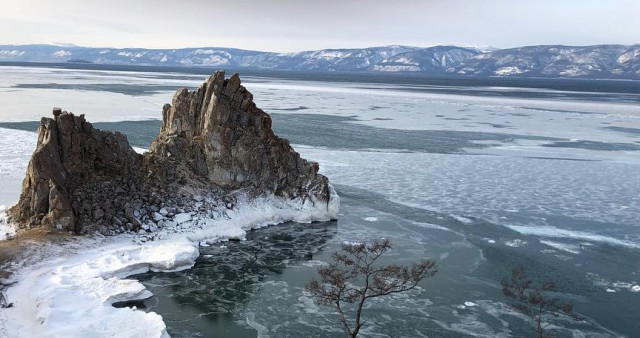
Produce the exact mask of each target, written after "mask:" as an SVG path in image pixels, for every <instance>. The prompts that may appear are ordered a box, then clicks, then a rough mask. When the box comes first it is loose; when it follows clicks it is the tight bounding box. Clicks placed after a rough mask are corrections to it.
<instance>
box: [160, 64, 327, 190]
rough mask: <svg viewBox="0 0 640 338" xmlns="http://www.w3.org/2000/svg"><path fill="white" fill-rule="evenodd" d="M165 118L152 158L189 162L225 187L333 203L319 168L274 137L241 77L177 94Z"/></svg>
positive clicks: (220, 78) (218, 77) (219, 75)
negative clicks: (311, 195)
mask: <svg viewBox="0 0 640 338" xmlns="http://www.w3.org/2000/svg"><path fill="white" fill-rule="evenodd" d="M162 116H163V121H164V122H163V126H162V130H161V131H160V134H159V135H158V137H157V138H156V139H155V140H154V142H153V143H152V145H151V149H150V153H151V155H152V156H155V157H164V158H173V159H176V160H178V161H181V162H184V163H188V165H189V167H190V168H191V170H192V171H193V172H194V173H196V174H198V175H202V176H206V177H207V178H208V179H209V180H210V181H211V182H213V183H215V184H217V185H219V186H221V187H224V188H237V187H242V186H252V187H255V188H257V189H258V191H272V192H274V193H276V194H278V195H287V196H292V197H295V196H298V195H301V194H305V193H308V192H309V191H313V192H314V194H315V195H318V196H320V195H321V196H320V197H321V199H326V198H328V195H327V194H328V191H322V190H323V189H327V185H328V181H327V179H326V177H324V176H322V175H318V164H317V163H311V162H308V161H307V160H305V159H302V158H300V155H299V154H298V153H297V152H295V151H294V150H293V148H291V146H290V145H289V141H287V140H286V139H283V138H279V137H277V136H276V135H275V134H274V133H273V130H272V129H271V123H272V122H271V117H270V116H269V114H267V113H265V112H264V111H262V110H261V109H259V108H257V107H256V105H255V104H254V102H253V95H252V94H251V93H250V92H249V91H247V90H246V88H245V87H243V86H242V85H241V81H240V77H239V75H238V74H237V73H236V74H234V75H233V76H231V77H230V78H229V79H225V73H224V72H223V71H218V72H216V73H215V74H214V75H213V76H211V77H210V78H209V79H208V80H207V81H206V82H204V83H203V84H202V85H201V86H200V87H199V88H197V89H196V90H195V91H192V92H189V91H188V90H187V89H181V90H178V91H177V92H176V94H175V95H174V96H173V100H172V104H171V105H165V106H164V108H163V112H162ZM305 189H306V190H309V191H304V190H305Z"/></svg>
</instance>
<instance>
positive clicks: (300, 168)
mask: <svg viewBox="0 0 640 338" xmlns="http://www.w3.org/2000/svg"><path fill="white" fill-rule="evenodd" d="M53 114H54V118H53V119H51V118H43V119H42V121H41V125H40V128H39V131H38V146H37V148H36V150H35V152H34V154H33V156H32V158H31V161H30V162H29V166H28V169H27V175H26V177H25V179H24V182H23V189H22V194H21V196H20V200H19V202H18V204H17V205H15V206H13V207H12V208H11V209H10V210H9V211H8V215H9V217H10V219H11V220H12V221H14V222H15V223H18V224H19V225H20V226H22V227H27V228H28V227H33V226H40V225H48V226H53V227H56V228H58V229H65V230H72V231H75V232H78V233H86V232H91V231H93V230H100V231H101V232H109V233H110V231H111V230H113V229H117V230H118V229H119V230H120V231H123V230H134V231H135V230H138V229H140V227H142V226H143V224H142V223H143V222H144V221H145V220H146V219H150V218H153V217H154V215H157V212H158V211H160V210H162V208H163V207H164V206H165V204H166V203H165V201H167V200H170V199H171V198H172V196H175V195H179V194H182V195H184V192H185V191H187V190H188V191H189V192H191V193H193V194H197V195H199V196H204V195H207V196H215V197H216V198H218V199H220V200H221V203H223V204H224V205H228V206H229V207H233V203H231V200H232V198H231V197H229V192H231V191H233V192H234V193H235V192H237V191H239V190H242V191H244V192H247V193H248V194H249V195H250V196H254V197H257V196H260V195H264V194H273V195H275V196H279V197H282V198H287V199H301V200H302V201H310V202H311V203H313V204H319V205H322V204H326V205H327V206H328V205H329V202H330V200H331V198H332V197H331V193H330V186H329V182H328V179H327V178H326V177H324V176H323V175H320V174H318V164H317V163H313V162H308V161H306V160H305V159H302V158H301V157H300V155H299V154H298V153H297V152H295V151H294V150H293V148H292V147H291V146H290V145H289V142H288V141H287V140H286V139H283V138H279V137H277V136H276V135H275V134H274V133H273V131H272V129H271V117H270V116H269V115H268V114H267V113H265V112H263V111H262V110H260V109H259V108H257V107H256V105H255V104H254V103H253V96H252V94H251V93H249V92H248V91H247V90H246V89H245V88H244V87H243V86H242V85H241V82H240V77H239V76H238V74H234V75H233V76H232V77H231V78H229V79H225V74H224V72H223V71H219V72H216V73H215V74H214V75H212V76H211V77H210V78H209V79H208V80H207V81H206V82H205V83H203V84H202V86H200V87H199V88H198V89H196V90H195V91H192V92H189V91H188V90H187V89H180V90H178V91H177V92H176V94H175V95H174V97H173V101H172V104H171V105H168V104H167V105H165V106H164V108H163V111H162V117H163V125H162V130H161V131H160V133H159V135H158V136H157V137H156V139H155V140H154V141H153V143H152V145H151V148H150V149H149V151H148V152H147V153H145V154H144V155H139V154H137V153H136V152H135V151H134V150H133V149H132V148H131V146H130V145H129V143H128V141H127V138H126V137H125V136H124V135H122V134H120V133H118V132H116V133H111V132H106V131H101V130H98V129H95V128H93V126H92V125H91V123H89V122H87V121H86V120H85V118H84V115H80V116H75V115H73V114H71V113H67V112H64V111H62V110H61V109H54V112H53ZM147 213H148V215H145V214H147Z"/></svg>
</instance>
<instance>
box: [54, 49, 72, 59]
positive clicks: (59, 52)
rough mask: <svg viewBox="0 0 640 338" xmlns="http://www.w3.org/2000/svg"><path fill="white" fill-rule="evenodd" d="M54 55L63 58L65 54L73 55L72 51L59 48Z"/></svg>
mask: <svg viewBox="0 0 640 338" xmlns="http://www.w3.org/2000/svg"><path fill="white" fill-rule="evenodd" d="M53 55H54V56H56V57H59V58H63V57H65V56H69V55H71V52H69V51H66V50H59V51H57V52H55V53H53Z"/></svg>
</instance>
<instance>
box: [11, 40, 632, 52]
mask: <svg viewBox="0 0 640 338" xmlns="http://www.w3.org/2000/svg"><path fill="white" fill-rule="evenodd" d="M635 45H640V42H636V43H629V44H626V43H598V44H575V45H571V44H526V45H519V46H515V47H504V48H503V47H496V46H483V45H457V44H448V43H437V44H430V45H422V46H417V45H408V44H407V45H405V44H393V43H392V44H382V45H369V46H367V47H329V48H318V49H302V50H297V51H289V52H277V51H267V50H262V49H247V48H241V47H226V46H213V45H208V46H207V45H201V46H193V47H176V48H168V47H158V48H153V47H113V46H87V45H76V44H74V43H65V42H49V43H21V44H15V43H0V46H13V47H23V46H57V47H60V48H94V49H101V48H104V49H145V50H181V49H199V48H220V49H236V50H244V51H252V52H261V53H274V54H295V53H302V52H311V51H320V50H345V49H372V48H381V47H396V46H397V47H410V48H420V49H427V48H433V47H447V46H451V47H459V48H469V49H478V50H489V51H491V50H508V49H516V48H523V47H539V46H563V47H594V46H635Z"/></svg>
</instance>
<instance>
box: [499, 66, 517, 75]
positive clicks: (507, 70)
mask: <svg viewBox="0 0 640 338" xmlns="http://www.w3.org/2000/svg"><path fill="white" fill-rule="evenodd" d="M493 73H494V74H496V75H500V76H505V75H517V74H522V73H523V71H522V70H520V68H518V67H502V68H500V69H498V70H496V71H495V72H493Z"/></svg>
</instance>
